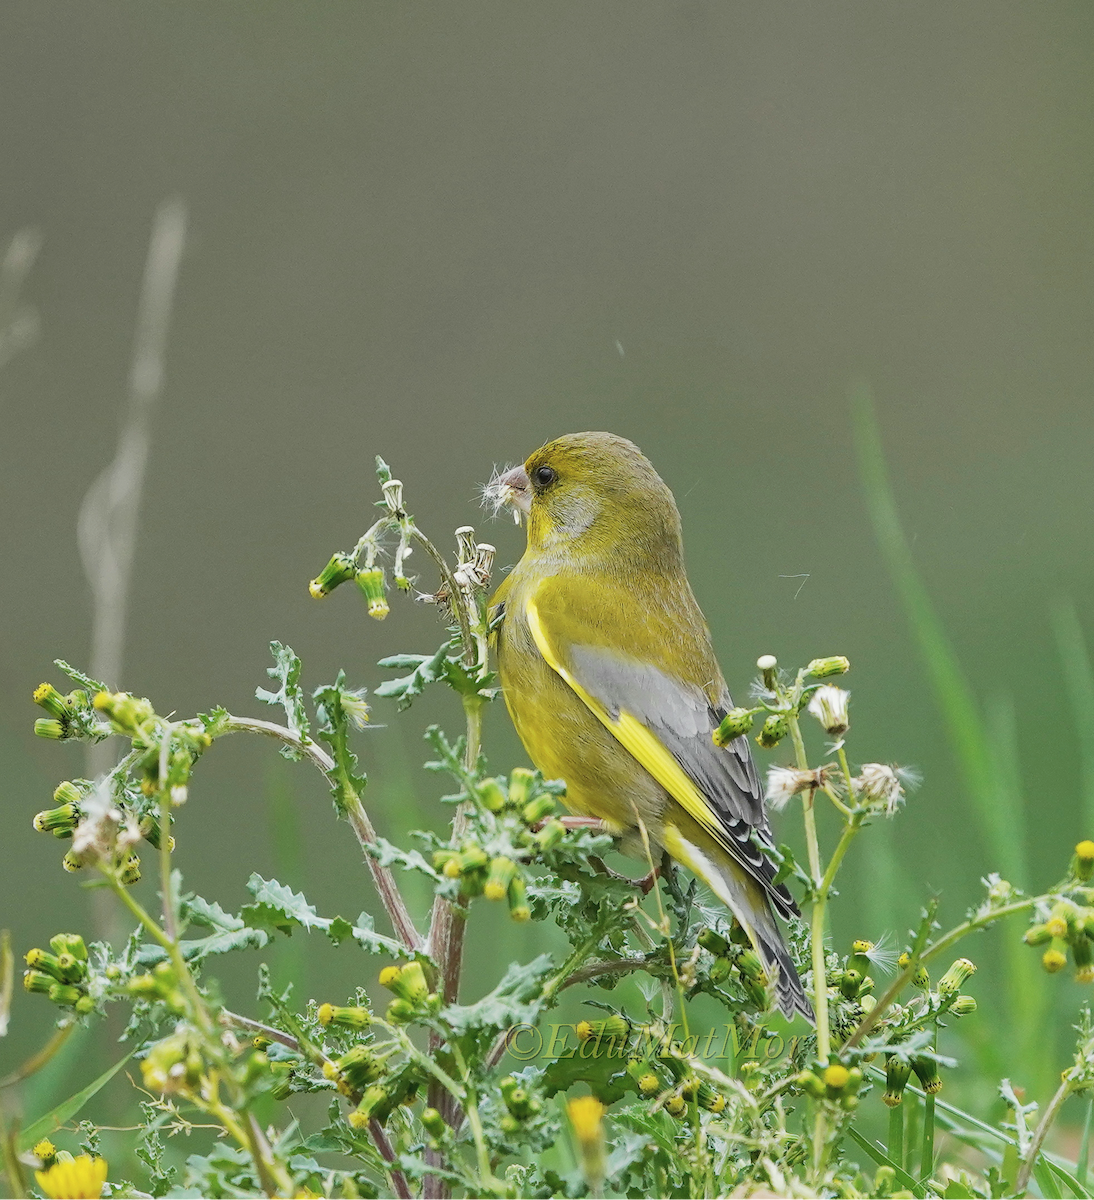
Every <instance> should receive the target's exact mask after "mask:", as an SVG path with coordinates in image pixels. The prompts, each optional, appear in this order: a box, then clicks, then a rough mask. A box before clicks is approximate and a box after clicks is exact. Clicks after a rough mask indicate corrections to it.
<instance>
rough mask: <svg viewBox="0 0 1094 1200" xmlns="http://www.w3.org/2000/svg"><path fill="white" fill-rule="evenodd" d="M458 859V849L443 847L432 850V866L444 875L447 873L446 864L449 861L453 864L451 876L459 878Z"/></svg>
mask: <svg viewBox="0 0 1094 1200" xmlns="http://www.w3.org/2000/svg"><path fill="white" fill-rule="evenodd" d="M459 859H460V854H459V851H458V850H448V849H444V850H434V851H433V865H434V867H436V869H437V870H438V871H441V872H443V873H444V874H445V875H447V874H448V871H447V869H446V868H447V867H448V864H449V863H453V864H454V866H455V871H454V874H453V876H452V877H453V878H459V874H460V863H459Z"/></svg>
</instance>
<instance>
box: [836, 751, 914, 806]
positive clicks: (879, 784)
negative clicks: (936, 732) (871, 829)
mask: <svg viewBox="0 0 1094 1200" xmlns="http://www.w3.org/2000/svg"><path fill="white" fill-rule="evenodd" d="M918 785H919V776H918V775H917V774H916V772H915V771H912V770H909V768H907V767H890V766H888V765H887V764H886V763H866V764H865V765H864V766H862V767H861V768H860V770H859V774H858V776H857V778H855V779H852V780H851V786H852V787H853V788H854V792H855V799H856V800H858V802H859V803H860V804H864V805H866V806H868V807H870V808H874V809H877V810H878V811H879V812H882V813H884V814H885V816H887V817H891V816H892V815H893V814H894V813H895V812H896V810H897V809H898V808H899V807H900V806H901V805H902V804H903V803H904V799H905V792H906V791H911V790H912V789H913V788H915V787H918Z"/></svg>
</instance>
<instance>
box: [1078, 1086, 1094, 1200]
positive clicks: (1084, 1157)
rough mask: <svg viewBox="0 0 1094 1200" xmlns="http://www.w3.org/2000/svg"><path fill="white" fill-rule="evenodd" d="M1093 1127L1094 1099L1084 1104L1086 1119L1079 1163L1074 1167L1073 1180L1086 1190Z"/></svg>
mask: <svg viewBox="0 0 1094 1200" xmlns="http://www.w3.org/2000/svg"><path fill="white" fill-rule="evenodd" d="M1092 1126H1094V1097H1091V1099H1089V1100H1088V1101H1087V1102H1086V1119H1085V1120H1084V1121H1083V1140H1082V1142H1081V1144H1080V1146H1079V1161H1078V1163H1076V1165H1075V1178H1076V1179H1078V1181H1079V1183H1080V1184H1081V1185H1082V1187H1083V1189H1084V1190H1085V1189H1086V1175H1087V1170H1088V1168H1089V1165H1090V1130H1091V1127H1092Z"/></svg>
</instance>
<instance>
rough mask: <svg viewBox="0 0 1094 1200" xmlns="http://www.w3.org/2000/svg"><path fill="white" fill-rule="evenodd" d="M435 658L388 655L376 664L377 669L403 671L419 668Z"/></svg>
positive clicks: (415, 655) (420, 655)
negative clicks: (388, 668) (386, 668)
mask: <svg viewBox="0 0 1094 1200" xmlns="http://www.w3.org/2000/svg"><path fill="white" fill-rule="evenodd" d="M433 657H435V656H434V655H432V654H389V655H388V656H387V658H381V659H380V661H379V662H378V663H377V664H376V665H377V666H378V667H390V668H391V669H392V670H398V671H405V670H407V669H412V668H415V667H420V666H421V665H422V663H425V662H429V660H430V659H431V658H433Z"/></svg>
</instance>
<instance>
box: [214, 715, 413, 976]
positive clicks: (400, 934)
mask: <svg viewBox="0 0 1094 1200" xmlns="http://www.w3.org/2000/svg"><path fill="white" fill-rule="evenodd" d="M227 729H228V731H229V732H233V733H234V732H236V731H241V732H246V733H262V734H265V735H266V736H267V737H272V738H276V739H277V740H278V741H279V742H284V744H285V745H286V746H292V747H293V749H294V750H298V751H300V753H301V754H303V755H304V756H305V757H306V758H309V759H310V760H311V761H312V762H313V763H314V764H315V765H316V766H317V767H318V768H319V770H320V771H322V772H323V774H324V775H326V776H328V777H329V776H330V772H331V771H333V770H334V766H335V763H334V759H333V758H331V756H330V755H329V754H328V753H327V752H326V751H325V750H324V749H323V748H322V746H318V745H316V743H315V742H313V741H312V740H311V738H302V737H299V736H298V735H297V734H295V733H293V731H292V730H291V729H289V728H287V727H286V726H284V725H278V724H276V723H275V722H273V721H262V720H259V719H258V718H255V717H232V716H230V717H229V718H228V721H227ZM347 791H349V789H348V787H347ZM345 810H346V820H348V821H349V824H350V828H351V829H352V830H353V832H354V834H355V835H356V837H357V842H358V844H359V845H360V847H361V849H362V850H364V852H365V863H366V865H367V866H368V869H369V873H370V874H371V875H372V882H373V883H374V884H375V885H376V891H377V893H378V894H379V897H380V903H381V904H383V906H384V911H385V912H386V913H387V915H388V920H390V921H391V926H392V928H393V929H394V930H395V936H396V937H397V938H398V939H399V941H401V942H402V943H403V945H404V946H406V948H407V949H408V950H409V951H411V953H416V952H417V951H418V950H420V949H421V946H422V939H421V935H420V934H419V933H418V930H417V929H416V928H415V926H414V921H413V920H412V919H411V916H410V910H409V909H408V908H407V906H406V901H405V900H404V899H403V894H402V892H400V891H399V885H398V884H397V883H396V882H395V876H394V875H393V874H392V872H391V871H390V869H389V868H387V867H382V866H380V864H379V863H378V862H377V861H376V859H375V858H373V857H372V855H371V854H370V853H369V847H370V846H372V845H375V843H376V830H375V829H374V828H373V826H372V822H371V821H370V820H369V816H368V813H367V812H366V811H365V806H364V805H363V804H362V803H361V798H360V797H359V796H358V795H357V794H356V793H355V792H353V793H350V795H349V797H348V799H347V800H346V803H345Z"/></svg>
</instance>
